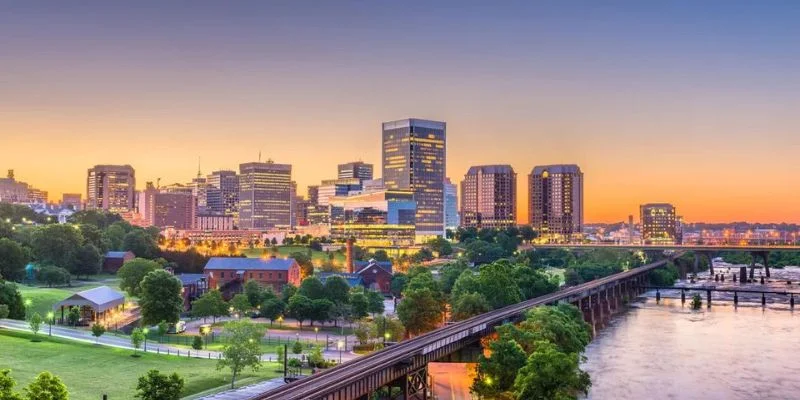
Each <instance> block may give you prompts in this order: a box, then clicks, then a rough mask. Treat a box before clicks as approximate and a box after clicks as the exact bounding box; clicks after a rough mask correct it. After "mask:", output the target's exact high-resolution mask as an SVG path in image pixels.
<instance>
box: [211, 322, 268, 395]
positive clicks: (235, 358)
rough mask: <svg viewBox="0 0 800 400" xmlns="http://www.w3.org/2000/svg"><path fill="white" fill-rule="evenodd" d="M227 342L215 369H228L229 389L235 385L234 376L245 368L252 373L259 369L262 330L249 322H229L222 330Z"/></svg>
mask: <svg viewBox="0 0 800 400" xmlns="http://www.w3.org/2000/svg"><path fill="white" fill-rule="evenodd" d="M224 333H225V336H226V337H227V340H226V342H225V346H224V347H223V349H222V358H221V359H220V360H219V363H218V364H217V369H223V368H230V370H231V389H233V386H234V384H235V383H236V376H237V375H238V374H239V373H240V372H242V371H243V370H244V369H245V368H247V367H250V368H252V369H253V371H256V370H258V368H259V367H261V337H262V336H264V330H263V329H262V328H261V327H260V326H259V325H256V324H253V323H251V322H250V321H247V320H244V321H231V322H228V323H226V324H225V328H224Z"/></svg>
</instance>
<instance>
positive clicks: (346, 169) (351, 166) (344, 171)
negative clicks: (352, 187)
mask: <svg viewBox="0 0 800 400" xmlns="http://www.w3.org/2000/svg"><path fill="white" fill-rule="evenodd" d="M337 169H338V172H339V179H347V178H355V179H358V180H362V181H365V180H370V179H372V170H373V168H372V164H367V163H365V162H362V161H354V162H349V163H346V164H339V167H338V168H337Z"/></svg>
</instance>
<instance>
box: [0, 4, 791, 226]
mask: <svg viewBox="0 0 800 400" xmlns="http://www.w3.org/2000/svg"><path fill="white" fill-rule="evenodd" d="M77 3H80V5H78V4H77ZM123 3H124V4H123ZM428 3H435V4H428ZM798 21H800V5H799V4H798V3H797V2H793V1H781V2H779V1H758V2H756V1H746V2H744V1H743V2H739V1H665V2H655V1H627V2H625V1H602V2H598V1H585V2H578V1H548V2H544V1H542V2H536V1H521V2H492V1H484V2H467V1H457V2H445V1H437V2H398V1H394V2H389V1H359V2H349V1H348V2H343V1H285V2H280V1H251V2H246V1H236V2H225V1H219V2H204V1H183V2H170V1H166V2H165V1H157V2H155V1H154V2H147V1H137V2H117V1H96V2H90V1H81V2H65V1H51V2H45V1H18V2H5V3H3V4H2V6H0V170H2V171H5V170H6V169H9V168H13V169H14V170H15V171H16V175H17V178H18V179H20V180H22V181H26V182H28V183H30V184H32V185H34V186H36V187H39V188H41V189H44V190H48V191H50V198H51V200H55V199H59V198H60V195H61V193H63V192H81V193H83V194H84V196H85V191H86V185H85V179H86V169H87V168H89V167H91V166H92V165H94V164H131V165H132V166H134V168H135V169H136V174H137V179H138V183H139V186H140V187H143V186H144V182H145V181H150V180H152V181H155V180H156V178H159V177H160V178H161V182H162V184H166V183H172V182H185V181H188V180H189V179H191V178H192V177H193V176H194V175H195V174H196V171H197V160H198V157H199V158H200V159H201V160H202V161H201V163H202V171H203V173H204V174H205V173H208V172H210V171H212V170H214V169H220V168H227V169H237V168H238V164H239V163H240V162H248V161H253V160H255V159H257V157H258V153H259V151H261V153H262V154H263V157H264V159H266V158H272V159H273V160H275V161H276V162H281V163H291V164H293V165H294V173H293V175H294V179H295V180H296V181H297V182H298V185H299V187H300V190H299V192H302V193H305V187H306V186H307V185H309V184H315V183H318V182H319V181H320V180H321V179H329V178H333V177H335V174H336V164H338V163H340V162H346V161H352V160H359V159H360V160H363V161H367V162H372V163H374V164H375V166H376V171H380V137H381V136H380V129H381V125H380V123H381V122H382V121H388V120H395V119H401V118H407V117H418V118H427V119H436V120H442V121H446V122H447V135H448V153H447V158H448V165H447V172H448V176H450V177H451V178H452V179H453V180H455V181H459V182H460V181H461V179H463V175H464V173H466V171H467V169H468V168H469V166H470V165H479V164H496V163H507V164H511V165H512V166H513V167H514V169H515V170H516V172H517V173H518V188H519V197H520V200H519V202H518V208H519V210H520V211H521V212H520V220H521V221H524V220H526V219H527V201H526V200H525V197H526V196H527V189H526V185H527V174H528V173H529V172H530V170H531V169H532V168H533V166H534V165H540V164H550V163H576V164H578V165H580V167H581V168H582V170H583V171H584V174H585V182H586V183H585V210H586V220H587V222H601V221H605V222H613V221H622V220H624V219H626V218H627V216H628V214H634V215H636V217H637V219H638V205H639V204H641V203H644V202H662V201H663V202H671V203H673V204H675V205H676V206H677V207H678V211H679V213H680V214H682V215H684V216H685V218H686V220H687V221H690V222H696V221H708V222H711V221H732V220H737V221H738V220H747V221H752V222H756V221H761V222H773V221H786V222H800V182H799V181H800V179H799V178H798V177H800V160H799V159H798V155H800V22H798Z"/></svg>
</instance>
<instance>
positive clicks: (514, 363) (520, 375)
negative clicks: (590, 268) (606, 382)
mask: <svg viewBox="0 0 800 400" xmlns="http://www.w3.org/2000/svg"><path fill="white" fill-rule="evenodd" d="M496 332H497V335H496V336H495V337H492V338H491V339H490V340H489V343H488V345H486V348H487V350H488V352H486V353H488V355H481V356H480V358H479V361H478V373H477V375H476V377H475V380H474V381H473V384H472V387H471V389H472V392H473V393H476V394H478V395H479V396H480V397H481V398H493V399H525V400H527V399H574V398H577V397H578V396H579V395H581V394H583V395H586V394H587V393H588V391H589V387H590V386H591V380H590V378H589V374H588V373H586V372H584V371H582V370H581V369H580V362H581V357H582V355H581V354H582V353H583V351H584V350H585V348H586V346H587V345H588V344H589V341H590V340H591V333H590V332H591V328H590V327H589V325H588V324H586V323H585V322H584V321H583V317H582V315H581V312H580V310H578V309H577V308H576V307H574V306H572V305H569V304H560V305H558V306H552V307H537V308H535V309H533V310H531V311H529V312H528V313H527V315H526V317H525V320H524V321H522V322H521V323H520V324H519V325H514V324H505V325H502V326H500V327H498V328H497V329H496Z"/></svg>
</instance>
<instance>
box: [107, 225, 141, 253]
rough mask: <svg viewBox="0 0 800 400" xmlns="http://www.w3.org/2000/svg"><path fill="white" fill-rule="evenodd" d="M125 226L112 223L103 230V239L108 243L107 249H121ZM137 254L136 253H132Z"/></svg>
mask: <svg viewBox="0 0 800 400" xmlns="http://www.w3.org/2000/svg"><path fill="white" fill-rule="evenodd" d="M125 234H126V231H125V228H123V227H122V225H121V224H112V225H111V226H109V227H108V228H106V230H104V231H103V241H104V242H105V243H107V244H108V249H109V250H117V251H119V250H122V242H123V240H125ZM134 254H135V255H137V256H138V254H136V253H134Z"/></svg>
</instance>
